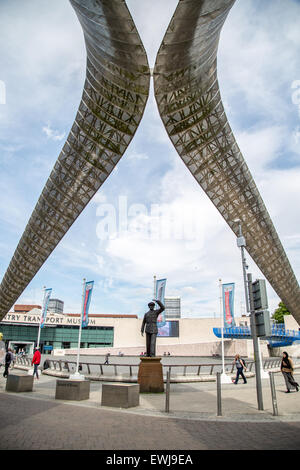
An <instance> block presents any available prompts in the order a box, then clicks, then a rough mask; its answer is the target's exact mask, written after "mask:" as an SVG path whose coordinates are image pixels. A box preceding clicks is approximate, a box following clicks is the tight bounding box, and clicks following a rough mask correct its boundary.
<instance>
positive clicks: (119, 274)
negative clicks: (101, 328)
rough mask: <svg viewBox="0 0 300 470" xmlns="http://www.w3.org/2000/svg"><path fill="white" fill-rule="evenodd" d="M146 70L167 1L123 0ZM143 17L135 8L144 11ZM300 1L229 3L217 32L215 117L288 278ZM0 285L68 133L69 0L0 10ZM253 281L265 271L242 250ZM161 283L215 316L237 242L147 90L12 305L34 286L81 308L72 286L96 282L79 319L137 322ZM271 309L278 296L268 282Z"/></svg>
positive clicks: (298, 173) (294, 216)
mask: <svg viewBox="0 0 300 470" xmlns="http://www.w3.org/2000/svg"><path fill="white" fill-rule="evenodd" d="M127 4H128V7H129V10H130V12H131V14H132V16H133V18H134V21H135V23H136V25H137V28H138V30H139V33H140V36H141V39H142V41H143V43H144V46H145V48H146V51H147V55H148V59H149V64H150V66H151V67H153V65H154V62H155V57H156V53H157V50H158V48H159V46H160V43H161V40H162V38H163V35H164V32H165V30H166V27H167V25H168V23H169V21H170V19H171V16H172V14H173V12H174V10H175V7H176V4H177V0H164V1H163V2H162V1H161V0H127ZM145 12H146V13H147V14H145ZM299 19H300V2H299V1H296V0H272V2H270V1H269V0H237V2H236V4H235V5H234V7H233V8H232V10H231V12H230V14H229V16H228V19H227V21H226V23H225V26H224V28H223V31H222V34H221V40H220V46H219V53H218V70H219V82H220V88H221V94H222V98H223V101H224V105H225V109H226V113H227V116H228V119H229V122H230V124H231V127H232V129H233V132H234V134H235V137H236V140H237V142H238V144H239V147H240V149H241V151H242V153H243V155H244V158H245V160H246V162H247V164H248V166H249V168H250V171H251V172H252V175H253V176H254V179H255V181H256V184H257V186H258V189H259V191H260V192H261V195H262V197H263V199H264V201H265V203H266V206H267V208H268V211H269V213H270V215H271V218H272V220H273V222H274V225H275V227H276V229H277V231H278V234H279V237H280V239H281V241H282V243H283V246H284V248H285V250H286V252H287V255H288V257H289V259H290V262H291V265H292V267H293V269H294V272H295V274H296V276H297V277H298V278H299V272H300V261H299V253H300V247H299V242H300V227H299V205H300V184H299V183H300V159H299V154H300V150H299V149H300V58H299V44H300V30H299ZM0 39H1V40H0V278H1V279H2V277H3V275H4V274H5V271H6V269H7V266H8V264H9V261H10V259H11V257H12V255H13V253H14V250H15V248H16V245H17V243H18V241H19V238H20V236H21V235H22V233H23V231H24V228H25V226H26V223H27V221H28V219H29V217H30V215H31V213H32V210H33V208H34V206H35V204H36V202H37V199H38V197H39V195H40V192H41V190H42V188H43V187H44V184H45V182H46V180H47V178H48V176H49V173H50V171H51V169H52V167H53V165H54V163H55V161H56V159H57V157H58V155H59V153H60V151H61V148H62V146H63V144H64V141H65V139H66V137H67V135H68V133H69V130H70V128H71V126H72V123H73V120H74V117H75V114H76V111H77V108H78V104H79V102H80V98H81V92H82V87H83V82H84V76H85V58H86V56H85V48H84V41H83V36H82V31H81V28H80V26H79V23H78V21H77V18H76V15H75V13H74V11H73V9H72V7H71V6H70V4H69V2H68V1H67V0H26V2H24V1H22V0H2V1H1V3H0ZM247 261H248V265H249V272H251V273H252V275H253V278H254V279H255V278H257V277H258V278H261V277H263V276H262V274H261V273H260V271H259V270H258V268H257V266H256V265H255V263H254V261H253V260H252V259H251V258H250V256H249V255H248V256H247ZM154 275H156V276H157V278H158V279H159V278H167V289H166V295H167V296H180V297H181V299H182V316H184V317H211V316H219V315H220V302H219V279H222V282H224V283H225V282H235V286H236V296H235V312H236V315H240V314H241V313H243V312H244V305H245V303H244V291H243V283H242V270H241V258H240V252H239V249H238V248H237V246H236V239H235V236H234V234H233V233H232V232H231V230H230V229H229V227H228V226H227V224H226V223H225V221H224V220H223V218H222V217H221V215H220V214H219V213H218V211H217V210H216V209H215V207H214V206H213V204H212V203H211V202H210V200H209V199H208V197H207V196H206V194H205V193H204V192H203V190H202V189H201V187H200V186H199V185H198V184H197V183H196V181H195V180H194V178H193V177H192V176H191V174H190V173H189V172H188V170H187V168H186V167H185V165H184V164H183V162H182V161H181V159H180V157H179V156H178V154H177V153H176V151H175V150H174V148H173V146H172V144H171V142H170V140H169V138H168V136H167V134H166V131H165V130H164V128H163V125H162V123H161V120H160V117H159V114H158V111H157V107H156V104H155V100H154V96H153V91H152V86H151V95H150V97H149V100H148V103H147V107H146V111H145V114H144V117H143V119H142V122H141V124H140V127H139V128H138V131H137V133H136V135H135V137H134V139H133V141H132V142H131V144H130V146H129V148H128V149H127V151H126V153H125V154H124V156H123V158H122V159H121V161H120V163H119V164H118V166H117V168H116V169H115V170H114V171H113V173H112V174H111V176H110V177H109V178H108V179H107V181H106V182H105V183H104V184H103V186H102V187H101V188H100V190H99V191H98V193H97V194H96V195H95V197H94V198H93V200H92V201H91V202H90V204H89V205H88V206H87V207H86V209H85V210H84V211H83V213H82V214H81V216H80V217H79V218H78V219H77V221H76V222H75V223H74V224H73V226H72V227H71V229H70V230H69V232H68V233H67V234H66V235H65V237H64V238H63V240H62V241H61V243H60V244H59V245H58V247H57V248H56V249H55V250H54V252H53V253H52V255H51V256H50V257H49V258H48V260H47V261H46V263H45V264H44V265H43V267H42V268H41V269H40V271H39V272H38V273H37V275H36V276H35V277H34V279H33V280H32V281H31V283H30V284H29V285H28V287H27V288H26V290H25V291H24V292H23V294H22V295H21V297H20V298H19V300H18V303H41V301H42V288H43V286H47V287H52V288H53V294H52V297H55V298H59V299H62V300H63V301H64V302H65V312H79V311H80V305H81V292H82V279H83V278H86V279H87V280H94V281H95V288H94V292H93V297H92V302H91V307H90V312H91V313H123V314H125V313H132V314H138V315H139V316H141V315H142V314H143V313H144V311H145V309H146V305H147V303H148V301H149V300H150V299H151V298H152V297H153V295H152V293H153V276H154ZM267 290H268V296H269V305H270V311H271V313H273V311H274V309H275V308H276V306H277V304H278V302H279V299H278V297H277V295H276V294H275V292H274V291H273V289H272V288H271V287H270V285H269V284H268V283H267Z"/></svg>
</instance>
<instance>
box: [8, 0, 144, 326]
mask: <svg viewBox="0 0 300 470" xmlns="http://www.w3.org/2000/svg"><path fill="white" fill-rule="evenodd" d="M70 1H71V4H72V6H73V7H74V9H75V12H76V14H77V16H78V19H79V21H80V23H81V26H82V29H83V32H84V39H85V44H86V51H87V66H86V80H85V84H84V90H83V94H82V99H81V102H80V105H79V109H78V112H77V115H76V118H75V121H74V123H73V126H72V128H71V131H70V133H69V136H68V138H67V141H66V143H65V144H64V147H63V149H62V151H61V153H60V155H59V157H58V159H57V161H56V163H55V166H54V168H53V170H52V172H51V174H50V176H49V179H48V181H47V183H46V185H45V187H44V189H43V191H42V193H41V196H40V198H39V200H38V202H37V205H36V207H35V209H34V211H33V213H32V215H31V217H30V220H29V222H28V224H27V226H26V228H25V231H24V233H23V235H22V237H21V239H20V241H19V244H18V246H17V248H16V250H15V253H14V255H13V257H12V259H11V262H10V264H9V266H8V269H7V271H6V273H5V276H4V278H3V280H2V283H1V286H0V319H1V318H3V316H4V315H6V313H7V312H8V311H9V309H10V308H11V307H12V305H13V304H14V303H15V301H16V300H17V299H18V297H19V296H20V295H21V293H22V292H23V290H24V289H25V288H26V286H27V285H28V284H29V282H30V281H31V280H32V278H33V277H34V275H35V274H36V273H37V271H38V270H39V269H40V267H41V266H42V265H43V263H44V262H45V260H46V259H47V258H48V256H49V255H50V254H51V252H52V251H53V250H54V248H55V247H56V246H57V244H58V243H59V241H60V240H61V239H62V237H63V236H64V235H65V233H66V232H67V231H68V229H69V228H70V227H71V225H72V224H73V222H74V221H75V220H76V218H77V217H78V216H79V214H80V213H81V212H82V210H83V209H84V208H85V206H86V205H87V204H88V202H89V201H90V199H91V198H92V197H93V196H94V194H95V193H96V191H97V190H98V189H99V187H100V186H101V185H102V183H103V182H104V181H105V179H106V178H107V177H108V176H109V174H110V173H111V171H112V170H113V168H114V167H115V165H116V164H117V163H118V161H119V160H120V158H121V156H122V155H123V154H124V152H125V150H126V148H127V147H128V145H129V142H130V141H131V139H132V137H133V135H134V133H135V131H136V129H137V127H138V125H139V122H140V120H141V117H142V115H143V112H144V108H145V105H146V102H147V98H148V94H149V83H150V72H149V66H148V61H147V57H146V53H145V50H144V47H143V45H142V42H141V40H140V37H139V34H138V32H137V30H136V28H135V25H134V22H133V20H132V18H131V15H130V13H129V11H128V9H127V6H126V3H125V2H124V1H122V0H113V1H111V0H84V1H83V0H70Z"/></svg>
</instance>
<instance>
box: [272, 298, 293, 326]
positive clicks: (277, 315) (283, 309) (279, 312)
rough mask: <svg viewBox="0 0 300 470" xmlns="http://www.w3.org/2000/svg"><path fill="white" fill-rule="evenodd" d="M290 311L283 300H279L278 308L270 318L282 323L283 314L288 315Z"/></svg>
mask: <svg viewBox="0 0 300 470" xmlns="http://www.w3.org/2000/svg"><path fill="white" fill-rule="evenodd" d="M290 314H291V313H290V312H289V311H288V309H287V308H286V306H285V305H284V303H283V302H279V304H278V308H277V309H276V310H275V312H274V313H273V315H272V318H273V319H274V320H275V323H284V318H283V316H284V315H290Z"/></svg>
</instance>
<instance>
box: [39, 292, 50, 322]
mask: <svg viewBox="0 0 300 470" xmlns="http://www.w3.org/2000/svg"><path fill="white" fill-rule="evenodd" d="M51 292H52V288H51V289H45V294H44V305H43V310H42V315H41V322H40V326H41V328H43V326H44V325H45V320H46V316H47V310H48V303H49V299H50V295H51Z"/></svg>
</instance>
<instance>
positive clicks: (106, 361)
mask: <svg viewBox="0 0 300 470" xmlns="http://www.w3.org/2000/svg"><path fill="white" fill-rule="evenodd" d="M109 356H110V354H109V353H107V354H106V356H105V361H104V364H109V362H108V358H109Z"/></svg>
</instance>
